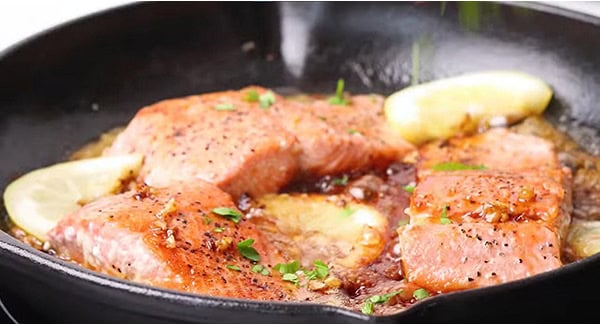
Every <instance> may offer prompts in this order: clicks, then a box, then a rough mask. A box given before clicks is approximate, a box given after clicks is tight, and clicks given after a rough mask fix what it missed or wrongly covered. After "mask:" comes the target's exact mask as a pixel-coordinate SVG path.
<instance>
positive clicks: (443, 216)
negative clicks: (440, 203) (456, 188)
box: [440, 205, 452, 225]
mask: <svg viewBox="0 0 600 325" xmlns="http://www.w3.org/2000/svg"><path fill="white" fill-rule="evenodd" d="M440 223H441V224H442V225H449V224H451V223H452V220H450V219H449V218H448V206H447V205H444V207H443V208H442V213H441V214H440Z"/></svg>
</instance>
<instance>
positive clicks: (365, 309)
mask: <svg viewBox="0 0 600 325" xmlns="http://www.w3.org/2000/svg"><path fill="white" fill-rule="evenodd" d="M373 309H375V305H374V304H373V303H372V302H371V301H370V300H367V301H365V302H364V303H363V305H362V307H360V311H361V312H362V313H363V314H365V315H373Z"/></svg>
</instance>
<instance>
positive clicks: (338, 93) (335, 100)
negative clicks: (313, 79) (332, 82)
mask: <svg viewBox="0 0 600 325" xmlns="http://www.w3.org/2000/svg"><path fill="white" fill-rule="evenodd" d="M327 101H328V102H329V104H332V105H347V104H348V101H347V100H346V99H345V98H344V79H339V80H338V82H337V86H336V88H335V96H333V97H329V99H328V100H327Z"/></svg>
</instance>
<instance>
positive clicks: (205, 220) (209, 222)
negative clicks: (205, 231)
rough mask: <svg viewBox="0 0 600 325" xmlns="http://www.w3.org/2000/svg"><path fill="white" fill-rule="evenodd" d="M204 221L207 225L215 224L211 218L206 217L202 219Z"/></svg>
mask: <svg viewBox="0 0 600 325" xmlns="http://www.w3.org/2000/svg"><path fill="white" fill-rule="evenodd" d="M202 221H203V222H204V224H205V225H210V224H211V223H212V222H213V219H211V218H209V217H204V219H202Z"/></svg>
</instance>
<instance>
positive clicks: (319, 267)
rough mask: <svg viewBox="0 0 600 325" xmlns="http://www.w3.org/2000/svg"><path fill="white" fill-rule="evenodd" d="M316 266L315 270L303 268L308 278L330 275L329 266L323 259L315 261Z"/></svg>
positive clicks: (314, 278) (313, 278)
mask: <svg viewBox="0 0 600 325" xmlns="http://www.w3.org/2000/svg"><path fill="white" fill-rule="evenodd" d="M313 264H314V266H315V268H314V269H313V270H302V272H304V274H305V275H306V278H307V279H308V280H316V279H324V278H326V277H327V275H329V266H327V264H325V263H323V261H321V260H315V261H314V263H313Z"/></svg>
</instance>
